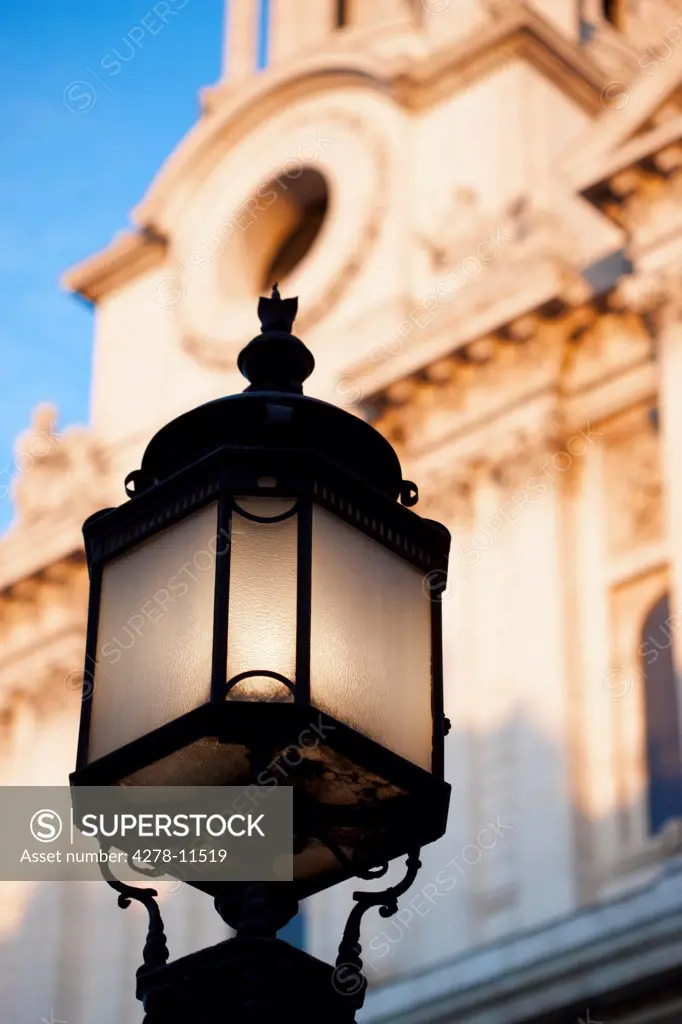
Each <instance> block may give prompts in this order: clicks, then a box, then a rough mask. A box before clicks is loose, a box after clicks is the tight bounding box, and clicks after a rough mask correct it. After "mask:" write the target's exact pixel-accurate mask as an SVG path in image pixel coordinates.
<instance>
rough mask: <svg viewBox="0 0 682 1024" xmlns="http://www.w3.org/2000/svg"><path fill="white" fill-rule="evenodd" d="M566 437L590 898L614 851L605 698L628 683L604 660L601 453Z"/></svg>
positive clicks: (578, 773)
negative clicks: (569, 459) (569, 454)
mask: <svg viewBox="0 0 682 1024" xmlns="http://www.w3.org/2000/svg"><path fill="white" fill-rule="evenodd" d="M584 437H585V435H583V439H580V438H578V439H577V441H574V442H573V443H572V448H573V449H574V455H573V457H574V462H575V464H574V466H573V467H572V473H571V483H572V485H573V493H572V495H571V499H572V500H571V502H570V508H569V509H568V510H567V517H566V518H567V522H566V543H567V546H568V550H569V553H570V555H571V557H570V558H569V559H568V563H567V580H566V582H567V588H568V613H567V624H568V629H569V630H570V634H569V651H568V659H569V663H568V672H569V677H570V678H569V684H568V685H569V688H570V704H571V709H570V712H569V715H570V717H569V721H568V730H569V733H570V735H569V746H570V749H571V750H572V752H573V766H572V768H573V771H572V774H573V779H574V784H573V792H574V799H575V801H576V806H575V814H574V819H575V824H576V829H577V843H576V847H577V850H578V856H579V869H580V877H579V883H580V886H581V894H582V896H583V898H584V899H586V900H590V899H592V898H594V896H595V891H594V886H595V884H597V885H598V879H600V878H601V877H603V876H604V875H605V873H607V872H608V871H609V869H611V868H612V866H613V864H614V863H615V862H616V861H617V860H618V857H619V852H620V851H619V846H620V836H619V831H618V812H619V789H618V780H617V775H616V772H615V771H614V765H615V764H616V763H617V758H618V750H617V744H616V735H615V722H614V715H613V713H612V712H613V701H614V700H616V701H617V700H619V699H620V698H621V697H622V696H623V693H624V692H627V690H628V689H629V683H628V681H627V680H625V687H624V679H623V674H622V672H621V671H620V670H618V669H615V668H614V667H613V665H612V662H611V645H610V642H609V639H610V633H611V629H610V622H609V604H608V602H609V594H608V573H607V555H606V543H605V542H606V531H607V530H608V518H607V513H606V509H605V508H604V470H603V464H602V463H603V451H602V448H601V446H600V445H599V443H597V442H596V441H595V442H594V443H590V444H587V443H584Z"/></svg>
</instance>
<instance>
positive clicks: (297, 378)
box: [237, 285, 315, 395]
mask: <svg viewBox="0 0 682 1024" xmlns="http://www.w3.org/2000/svg"><path fill="white" fill-rule="evenodd" d="M297 311H298V299H296V298H293V299H283V298H282V296H281V295H280V293H279V288H278V287H277V285H275V286H274V287H273V289H272V295H271V296H270V298H269V299H267V298H260V299H259V300H258V319H259V320H260V323H261V333H260V334H259V335H258V337H257V338H254V339H253V341H250V342H249V344H248V345H247V346H246V348H244V349H242V351H241V352H240V353H239V359H238V364H237V365H238V366H239V369H240V370H241V372H242V373H243V374H244V376H245V377H246V379H247V380H248V381H249V387H248V388H246V389H245V390H246V391H281V392H285V393H287V392H288V393H290V394H298V395H300V394H303V381H304V380H306V378H307V377H309V376H310V374H311V373H312V372H313V369H314V368H315V360H314V358H313V355H312V352H311V351H310V350H309V349H308V348H306V346H305V345H304V344H303V342H302V341H300V340H299V339H298V338H296V337H294V335H293V334H292V333H291V328H292V327H293V323H294V320H295V318H296V313H297Z"/></svg>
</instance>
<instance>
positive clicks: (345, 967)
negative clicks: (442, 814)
mask: <svg viewBox="0 0 682 1024" xmlns="http://www.w3.org/2000/svg"><path fill="white" fill-rule="evenodd" d="M421 866H422V865H421V861H420V860H419V850H418V849H415V850H413V851H411V852H410V853H409V854H408V857H407V862H406V865H405V867H406V870H405V877H404V878H403V879H402V880H401V881H400V882H398V883H397V884H396V885H392V886H390V888H388V889H383V890H381V892H354V893H353V899H354V900H355V906H354V907H353V909H352V910H351V912H350V914H349V916H348V920H347V922H346V927H345V928H344V930H343V938H342V939H341V944H340V945H339V953H338V956H337V958H336V967H335V969H334V975H333V979H332V983H333V985H334V987H335V988H336V989H337V991H339V992H343V993H344V994H347V995H349V996H351V997H352V998H353V999H354V1001H355V1006H356V1007H357V1009H360V1007H361V1006H362V1004H363V1002H364V999H365V992H366V990H367V979H366V978H365V976H364V974H363V972H362V956H361V954H362V946H361V945H360V927H361V925H362V919H363V917H364V915H365V913H366V912H367V911H368V910H369V909H370V907H379V914H380V915H381V916H382V917H392V916H393V914H395V913H397V911H398V900H399V898H400V897H401V896H402V895H403V893H405V892H407V890H408V889H409V888H410V886H411V885H412V883H413V882H414V880H415V878H416V877H417V872H418V871H419V869H420V867H421ZM383 873H384V872H383V871H382V872H381V874H383ZM374 877H378V875H375V876H374Z"/></svg>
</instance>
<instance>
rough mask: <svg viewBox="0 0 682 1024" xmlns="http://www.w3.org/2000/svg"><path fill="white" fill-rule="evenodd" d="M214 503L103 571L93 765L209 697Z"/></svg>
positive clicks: (215, 507) (213, 564)
mask: <svg viewBox="0 0 682 1024" xmlns="http://www.w3.org/2000/svg"><path fill="white" fill-rule="evenodd" d="M217 523H218V514H217V505H216V503H215V502H213V503H212V504H210V505H207V506H206V507H205V508H203V509H201V511H199V512H196V513H194V514H193V515H191V516H188V518H187V519H184V520H182V521H181V522H179V523H176V524H175V525H174V526H169V527H168V528H167V529H166V530H162V531H161V532H160V533H157V534H155V535H154V536H153V537H151V538H150V539H149V540H145V541H142V543H141V544H139V545H137V546H136V547H135V548H133V549H132V550H131V551H128V552H126V553H125V554H123V555H121V556H120V557H119V558H115V559H114V560H113V561H111V562H110V563H109V564H108V565H106V566H105V568H104V573H103V576H102V600H101V605H100V616H99V629H98V635H97V660H96V667H95V687H94V690H93V695H92V702H93V703H92V713H91V719H90V750H89V760H91V761H92V760H94V759H95V758H98V757H102V756H103V755H104V754H108V753H109V752H110V751H112V750H116V749H117V748H118V747H120V746H123V744H124V743H129V742H130V741H131V740H134V739H137V738H138V737H139V736H144V735H145V733H148V732H151V730H152V729H158V728H159V727H160V726H162V725H165V724H166V723H167V722H170V721H172V720H173V719H174V718H178V717H179V716H180V715H184V714H185V713H186V712H188V711H192V710H193V709H194V708H195V707H198V706H199V705H200V704H203V703H205V701H207V700H208V699H209V696H210V690H211V659H212V654H213V599H214V592H215V561H216V559H215V551H216V546H217V545H216V533H217Z"/></svg>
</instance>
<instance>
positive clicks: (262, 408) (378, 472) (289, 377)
mask: <svg viewBox="0 0 682 1024" xmlns="http://www.w3.org/2000/svg"><path fill="white" fill-rule="evenodd" d="M297 309H298V299H296V298H288V299H283V298H282V297H281V295H280V293H279V289H278V287H277V285H275V287H274V288H273V290H272V295H271V296H270V297H269V298H261V299H260V300H259V302H258V316H259V319H260V322H261V333H260V334H259V335H257V336H256V337H255V338H253V339H252V340H251V341H250V342H249V343H248V345H246V346H245V348H243V349H242V351H241V353H240V354H239V358H238V366H239V369H240V371H241V372H242V373H243V374H244V376H245V377H246V378H247V380H248V381H249V385H248V387H247V388H246V389H245V390H244V391H243V392H242V393H241V394H236V395H230V396H227V397H225V398H219V399H216V400H215V401H212V402H207V403H206V404H205V405H200V406H198V407H197V408H196V409H192V410H191V411H190V412H186V413H184V414H183V415H181V416H178V417H177V418H176V419H174V420H171V422H170V423H168V424H166V426H164V427H162V428H161V430H159V431H158V433H157V434H155V435H154V437H153V438H152V439H151V441H150V442H149V444H148V445H147V448H146V450H145V453H144V455H143V457H142V464H141V467H140V469H139V470H136V471H135V472H133V473H131V474H129V476H128V478H127V480H126V487H127V492H128V494H129V496H131V497H134V496H135V495H137V494H140V493H142V492H143V491H147V490H149V489H150V488H152V487H154V486H155V485H156V484H157V483H159V482H161V481H162V480H165V479H167V478H168V477H170V476H172V475H173V474H175V473H177V472H179V471H180V470H183V469H186V468H187V467H188V466H190V465H191V464H193V463H194V462H196V461H198V460H199V459H201V458H203V457H204V456H206V455H209V454H211V453H212V452H215V451H217V450H218V449H225V451H226V457H229V454H230V453H236V452H239V453H242V454H243V453H244V452H249V453H252V454H253V457H254V458H257V457H258V453H259V452H261V453H262V452H264V451H268V452H273V451H277V450H282V451H287V452H291V451H292V450H298V451H300V452H309V453H310V454H311V455H312V456H319V457H322V458H324V459H326V460H328V461H330V462H332V463H334V464H335V465H337V466H338V467H340V468H341V469H343V470H344V471H345V472H347V473H350V474H352V475H353V476H355V477H356V478H358V479H359V480H361V481H362V482H363V483H365V484H366V485H369V486H371V487H373V488H374V489H376V490H378V491H380V492H381V493H383V494H384V495H386V496H387V497H390V498H391V499H393V500H396V499H398V498H399V497H403V499H404V503H405V504H414V500H413V497H412V496H413V492H414V490H415V489H414V485H412V484H409V482H407V481H406V482H403V478H402V470H401V467H400V461H399V459H398V456H397V455H396V453H395V451H394V450H393V448H392V446H391V444H390V443H389V442H388V441H387V440H386V438H384V437H383V436H382V435H381V434H380V433H379V431H378V430H376V429H375V428H374V427H373V426H371V424H369V423H367V422H365V421H364V420H362V419H360V418H359V417H358V416H355V415H353V414H352V413H350V412H348V411H346V410H345V409H341V408H339V407H338V406H335V405H332V404H330V403H328V402H323V401H320V400H319V399H315V398H311V397H309V396H307V395H304V394H303V381H304V380H306V379H307V378H308V377H309V376H310V374H311V373H312V371H313V369H314V366H315V360H314V358H313V355H312V353H311V352H310V350H309V349H308V348H307V347H306V346H305V345H304V343H303V342H302V341H300V340H299V339H298V338H296V337H295V336H294V335H293V334H292V333H291V328H292V326H293V322H294V319H295V317H296V312H297ZM405 496H407V498H405Z"/></svg>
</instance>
